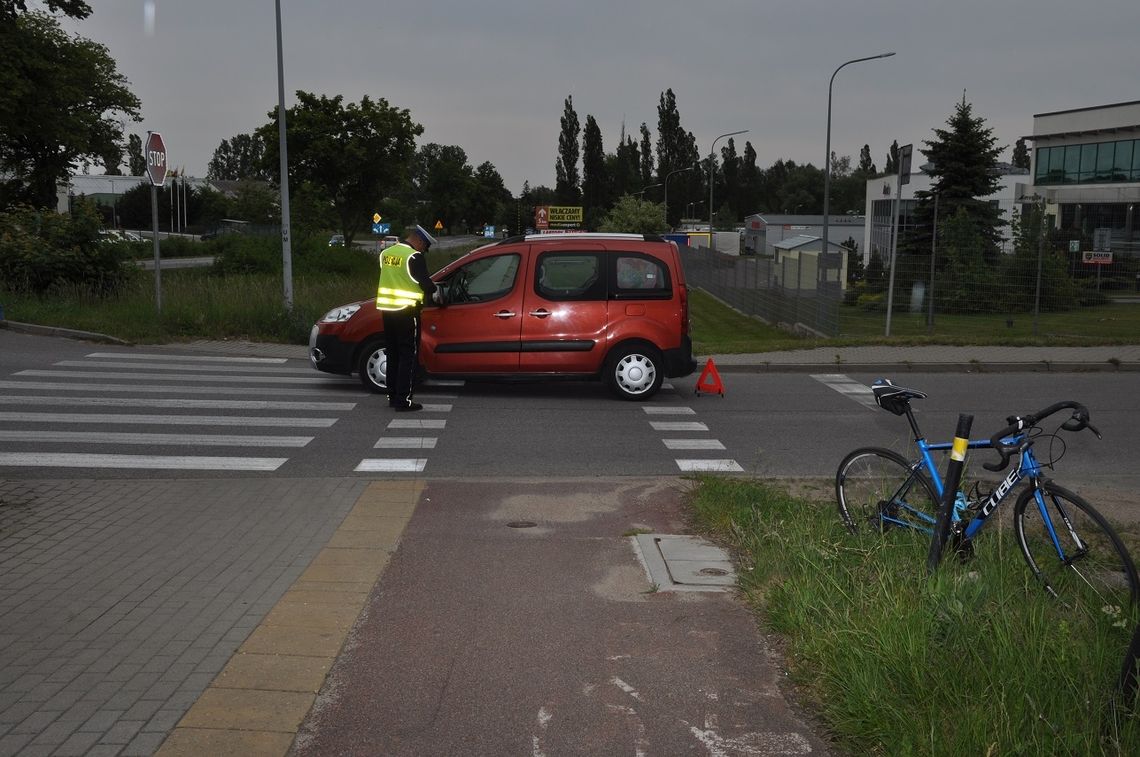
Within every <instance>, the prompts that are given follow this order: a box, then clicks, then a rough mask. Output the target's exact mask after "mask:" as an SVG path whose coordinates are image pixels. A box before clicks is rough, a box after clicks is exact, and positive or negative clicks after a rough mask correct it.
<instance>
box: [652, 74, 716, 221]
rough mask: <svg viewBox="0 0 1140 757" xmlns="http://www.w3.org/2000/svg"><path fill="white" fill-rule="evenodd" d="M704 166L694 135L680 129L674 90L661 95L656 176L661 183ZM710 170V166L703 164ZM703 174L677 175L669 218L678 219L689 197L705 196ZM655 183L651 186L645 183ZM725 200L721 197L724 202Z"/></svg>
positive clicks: (694, 172) (674, 179)
mask: <svg viewBox="0 0 1140 757" xmlns="http://www.w3.org/2000/svg"><path fill="white" fill-rule="evenodd" d="M700 162H701V156H700V153H699V151H698V150H697V140H696V138H695V137H694V136H693V135H692V133H691V132H688V131H685V129H684V128H683V127H682V126H681V113H680V111H679V110H678V109H677V98H676V96H675V95H674V94H673V90H672V89H667V90H665V91H664V92H662V93H661V96H660V98H659V99H658V103H657V176H658V177H659V178H658V181H665V179H667V178H668V177H669V174H670V173H672V172H673V171H676V170H677V169H680V168H688V167H689V166H692V165H694V164H697V163H700ZM704 166H705V170H706V171H707V170H708V162H707V161H705V162H704ZM700 174H701V172H700V171H686V172H685V173H683V174H678V175H677V176H675V177H674V178H673V181H672V182H671V183H670V186H669V192H670V196H671V197H670V199H671V203H670V204H671V205H672V207H671V208H670V209H669V212H668V214H667V215H668V217H669V218H679V217H680V216H681V211H682V207H683V205H684V203H685V199H686V198H687V197H692V198H695V197H699V196H702V195H703V194H704V188H702V186H701V176H700ZM646 183H647V184H648V183H652V182H646ZM724 198H725V195H724V193H723V192H722V193H721V199H722V200H723V199H724Z"/></svg>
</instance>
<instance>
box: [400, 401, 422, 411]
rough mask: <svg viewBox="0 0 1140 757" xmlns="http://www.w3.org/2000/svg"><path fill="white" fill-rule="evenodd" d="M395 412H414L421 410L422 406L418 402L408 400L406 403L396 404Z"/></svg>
mask: <svg viewBox="0 0 1140 757" xmlns="http://www.w3.org/2000/svg"><path fill="white" fill-rule="evenodd" d="M395 409H396V412H397V413H414V412H415V411H417V410H423V409H424V406H423V405H421V404H420V403H418V402H408V404H406V405H396V408H395Z"/></svg>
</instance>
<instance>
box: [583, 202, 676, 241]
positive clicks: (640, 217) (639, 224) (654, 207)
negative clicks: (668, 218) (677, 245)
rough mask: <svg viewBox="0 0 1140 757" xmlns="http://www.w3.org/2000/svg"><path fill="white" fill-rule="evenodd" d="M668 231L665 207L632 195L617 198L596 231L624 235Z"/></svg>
mask: <svg viewBox="0 0 1140 757" xmlns="http://www.w3.org/2000/svg"><path fill="white" fill-rule="evenodd" d="M668 230H669V226H668V224H666V223H665V206H664V205H663V204H662V203H659V202H648V201H646V200H642V199H640V198H638V197H634V196H633V195H623V196H622V197H620V198H618V201H617V202H616V203H614V206H613V208H612V209H611V210H610V212H609V213H608V214H607V215H606V217H605V218H603V219H602V222H601V224H600V225H599V227H598V231H604V232H611V233H624V234H663V233H665V232H666V231H668Z"/></svg>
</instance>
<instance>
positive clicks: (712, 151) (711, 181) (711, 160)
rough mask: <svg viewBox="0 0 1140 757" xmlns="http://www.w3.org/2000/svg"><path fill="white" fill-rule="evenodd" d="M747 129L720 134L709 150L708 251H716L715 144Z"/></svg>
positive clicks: (743, 132)
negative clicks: (714, 233) (714, 218)
mask: <svg viewBox="0 0 1140 757" xmlns="http://www.w3.org/2000/svg"><path fill="white" fill-rule="evenodd" d="M747 133H748V129H741V130H740V131H730V132H729V133H727V134H721V135H720V136H719V137H717V138H716V139H714V140H713V142H712V147H710V148H709V249H710V250H711V249H716V247H715V245H714V244H713V187H714V186H716V172H715V171H714V170H713V165H714V163H715V160H716V143H717V142H719V141H720V140H722V139H724V138H725V137H735V136H736V135H737V134H747Z"/></svg>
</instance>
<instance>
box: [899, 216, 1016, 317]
mask: <svg viewBox="0 0 1140 757" xmlns="http://www.w3.org/2000/svg"><path fill="white" fill-rule="evenodd" d="M939 213H940V214H941V208H940V209H939ZM943 217H945V216H943ZM938 239H939V245H938V254H939V256H940V257H941V258H943V259H944V260H945V264H944V266H943V267H942V272H941V274H939V275H938V278H937V283H936V285H935V287H934V296H935V306H936V307H937V308H938V309H939V310H941V311H949V312H955V313H981V312H986V311H993V310H998V309H1000V307H1001V306H1002V305H1003V298H999V297H995V296H994V293H995V292H996V289H995V284H996V277H995V276H994V272H993V269H992V268H991V267H990V266H989V264H987V262H986V258H985V254H984V249H985V237H984V236H983V235H982V234H981V232H980V231H979V229H978V225H977V224H976V223H975V222H974V219H973V218H971V217H970V214H969V211H968V210H967V209H966V208H965V207H961V206H959V207H958V208H957V209H956V210H955V211H954V215H953V216H952V217H949V218H947V219H946V220H945V221H944V222H943V223H940V224H939V228H938ZM900 265H901V263H900ZM896 285H897V288H896V290H895V291H896V294H897V292H899V291H901V290H902V289H903V287H905V286H909V280H908V279H906V278H905V277H898V278H897V280H896ZM1003 297H1004V294H1003ZM896 299H897V297H896Z"/></svg>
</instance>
